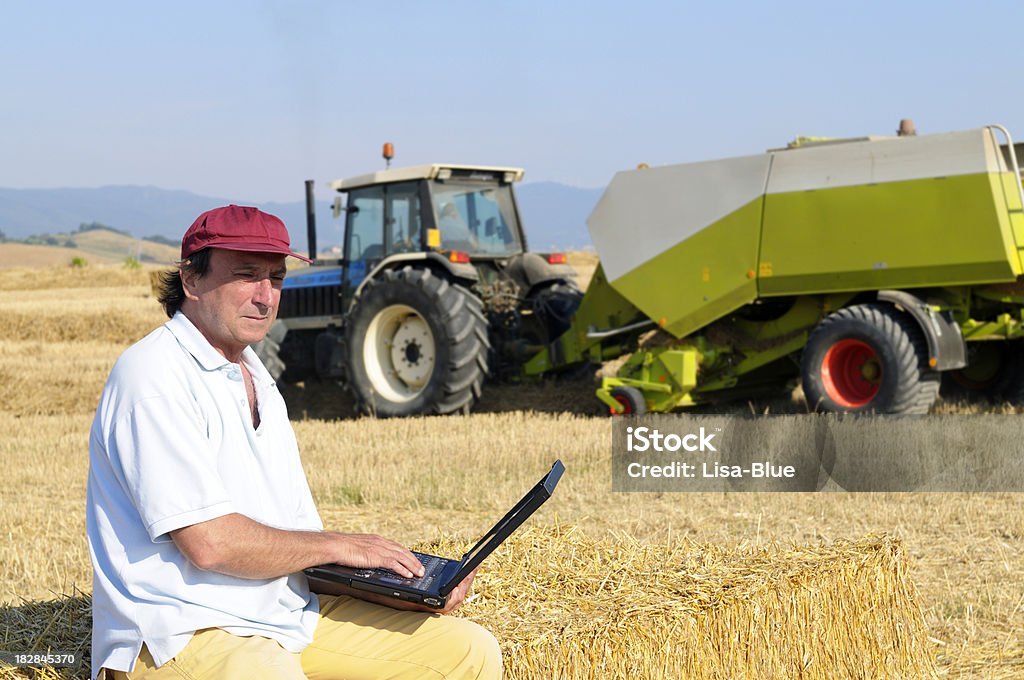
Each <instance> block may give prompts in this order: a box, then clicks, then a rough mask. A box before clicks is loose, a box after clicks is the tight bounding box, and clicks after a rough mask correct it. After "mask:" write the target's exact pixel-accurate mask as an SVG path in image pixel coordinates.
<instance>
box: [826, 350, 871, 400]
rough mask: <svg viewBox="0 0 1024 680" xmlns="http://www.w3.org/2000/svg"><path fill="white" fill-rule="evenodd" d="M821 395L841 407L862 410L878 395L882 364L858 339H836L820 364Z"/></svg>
mask: <svg viewBox="0 0 1024 680" xmlns="http://www.w3.org/2000/svg"><path fill="white" fill-rule="evenodd" d="M821 380H822V382H823V383H824V387H825V393H826V394H828V396H829V398H830V399H831V400H832V401H834V402H835V403H837V404H839V405H840V406H842V407H843V408H862V407H864V406H867V405H868V404H870V403H871V401H872V400H873V399H874V398H875V397H876V396H878V390H879V388H881V386H882V364H881V362H879V360H878V353H877V352H876V351H875V350H874V348H873V347H872V346H871V345H869V344H867V343H866V342H863V341H861V340H853V339H846V340H840V341H839V342H837V343H836V344H834V345H832V346H831V347H829V348H828V351H827V352H825V358H824V359H822V361H821Z"/></svg>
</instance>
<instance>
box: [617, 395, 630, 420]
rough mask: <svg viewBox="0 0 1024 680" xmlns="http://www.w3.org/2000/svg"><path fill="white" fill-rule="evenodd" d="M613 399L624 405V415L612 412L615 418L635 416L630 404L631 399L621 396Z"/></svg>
mask: <svg viewBox="0 0 1024 680" xmlns="http://www.w3.org/2000/svg"><path fill="white" fill-rule="evenodd" d="M612 399H614V400H615V401H617V402H619V403H620V404H622V413H616V412H615V411H612V415H613V416H628V415H632V414H633V405H632V404H630V403H629V399H626V398H625V397H624V396H622V395H621V394H616V395H613V396H612Z"/></svg>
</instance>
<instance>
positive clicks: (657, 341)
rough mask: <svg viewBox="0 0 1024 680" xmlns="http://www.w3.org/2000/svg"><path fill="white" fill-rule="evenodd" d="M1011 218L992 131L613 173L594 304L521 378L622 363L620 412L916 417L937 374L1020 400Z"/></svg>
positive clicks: (1023, 316) (935, 386) (1021, 292)
mask: <svg viewBox="0 0 1024 680" xmlns="http://www.w3.org/2000/svg"><path fill="white" fill-rule="evenodd" d="M999 137H1002V138H1003V139H1004V140H1005V143H1004V144H1000V141H999ZM1022 207H1024V192H1022V187H1021V182H1020V173H1019V169H1018V165H1017V161H1016V153H1015V149H1014V145H1013V141H1012V139H1011V138H1010V135H1009V132H1008V131H1007V130H1006V129H1005V128H1003V127H1002V126H998V125H993V126H988V127H985V128H979V129H974V130H967V131H962V132H952V133H945V134H935V135H922V136H916V135H912V136H900V137H864V138H856V139H842V140H815V141H811V142H803V143H794V144H793V145H791V146H790V147H788V148H785V149H775V150H770V151H768V152H766V153H764V154H758V155H754V156H744V157H740V158H729V159H724V160H715V161H706V162H699V163H688V164H682V165H670V166H663V167H654V168H648V167H641V168H639V169H637V170H633V171H628V172H621V173H618V174H617V175H616V176H615V177H614V179H613V180H612V182H611V184H610V185H609V186H608V189H607V190H606V191H605V193H604V195H603V196H602V198H601V200H600V201H599V203H598V204H597V206H596V208H595V209H594V211H593V213H592V214H591V216H590V219H589V220H588V225H589V228H590V233H591V237H592V239H593V242H594V245H595V246H596V248H597V251H598V254H599V256H600V266H599V268H598V271H597V273H596V274H595V276H594V279H593V281H592V282H591V285H590V287H589V288H588V290H587V294H586V296H585V297H584V299H583V301H582V303H581V304H580V307H579V309H578V310H577V311H576V313H575V316H574V317H573V321H572V324H571V327H570V328H569V330H568V331H567V332H566V333H564V334H563V335H562V336H560V337H559V338H558V339H557V340H556V341H555V342H553V343H552V344H551V345H549V346H548V347H547V348H545V349H544V350H543V351H542V352H540V353H539V354H538V355H536V356H534V357H533V358H532V360H530V361H529V362H528V363H527V364H526V366H525V372H526V373H527V374H541V373H546V372H549V371H552V370H558V369H560V368H563V367H565V366H569V365H573V364H578V363H580V362H585V361H591V362H601V361H607V360H609V359H613V358H616V357H622V356H624V355H629V356H628V359H627V360H626V361H625V363H624V364H623V365H622V367H621V368H620V370H619V371H618V374H617V375H616V376H615V377H612V378H605V379H604V380H603V382H602V385H601V387H600V388H599V389H598V391H597V394H598V397H599V398H600V399H601V400H602V401H603V402H604V403H606V404H607V405H608V406H609V408H610V410H611V411H612V412H614V413H623V412H625V413H640V412H645V411H658V412H664V411H671V410H675V409H677V408H680V407H684V406H688V405H692V404H698V403H705V402H710V401H715V400H721V399H730V398H736V397H739V396H746V395H750V394H754V393H765V392H769V393H770V392H783V391H786V390H789V389H792V387H794V386H795V384H796V382H797V381H802V383H803V387H804V392H805V395H806V396H807V399H808V402H809V404H810V405H811V406H812V407H814V408H817V409H822V410H834V411H853V412H857V411H876V412H888V413H924V412H927V410H928V409H929V408H930V407H931V405H932V403H933V402H934V401H935V399H936V397H937V395H938V391H939V386H940V382H941V379H942V376H943V374H944V373H946V374H948V375H949V379H947V382H951V384H956V385H957V386H959V387H962V388H965V389H972V390H981V391H983V392H986V393H987V394H989V395H990V396H991V397H993V398H996V399H1009V400H1014V401H1018V400H1021V399H1022V398H1024V387H1022V385H1024V361H1022V360H1021V358H1022V357H1021V355H1022V354H1024V352H1022V348H1021V346H1020V343H1019V342H1017V340H1018V339H1019V338H1020V337H1022V336H1024V327H1022V322H1024V280H1022V279H1021V275H1022V274H1024V266H1022V261H1021V249H1022V247H1024V213H1022Z"/></svg>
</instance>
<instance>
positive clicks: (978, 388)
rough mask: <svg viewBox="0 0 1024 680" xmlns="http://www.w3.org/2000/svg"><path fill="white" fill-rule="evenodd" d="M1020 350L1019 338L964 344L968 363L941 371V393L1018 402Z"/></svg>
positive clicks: (1021, 368) (1020, 395) (1021, 369)
mask: <svg viewBox="0 0 1024 680" xmlns="http://www.w3.org/2000/svg"><path fill="white" fill-rule="evenodd" d="M1022 349H1024V348H1022V346H1021V342H1020V341H1018V340H1014V341H1009V342H1007V341H986V342H969V343H967V366H965V367H964V368H960V369H956V370H953V371H946V372H945V373H943V374H942V396H943V397H947V398H958V397H959V398H967V399H977V398H978V397H983V398H986V399H990V400H991V401H993V402H997V403H998V402H1002V401H1004V400H1005V401H1010V402H1011V403H1018V404H1019V403H1021V402H1020V400H1021V398H1024V391H1022V390H1021V383H1020V380H1021V378H1022V377H1024V366H1022V364H1024V362H1022V361H1021V358H1022V357H1021V351H1022Z"/></svg>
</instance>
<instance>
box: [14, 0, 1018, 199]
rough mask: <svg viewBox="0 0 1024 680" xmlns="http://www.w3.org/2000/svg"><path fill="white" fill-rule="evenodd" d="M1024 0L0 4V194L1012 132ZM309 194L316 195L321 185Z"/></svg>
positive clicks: (219, 191) (530, 175)
mask: <svg viewBox="0 0 1024 680" xmlns="http://www.w3.org/2000/svg"><path fill="white" fill-rule="evenodd" d="M1022 19H1024V2H1020V0H994V1H991V2H979V3H970V4H969V3H963V2H943V1H941V0H933V1H932V2H925V1H923V0H905V1H903V2H884V3H883V2H841V3H840V2H837V3H833V2H827V1H825V0H819V1H818V2H795V1H794V2H788V1H780V2H773V3H739V2H718V3H711V2H706V1H704V2H634V3H623V2H603V1H600V2H597V1H595V2H529V1H523V2H493V1H492V2H484V1H480V0H476V1H475V2H459V1H457V2H440V1H435V2H377V3H371V2H360V3H356V2H293V3H286V2H270V1H266V2H223V3H211V2H173V3H143V2H97V3H72V2H38V3H28V2H19V3H15V2H7V3H4V4H3V7H2V9H0V76H2V81H0V82H2V83H3V96H2V98H0V158H2V159H3V162H2V163H0V187H8V188H26V187H91V186H103V185H110V184H137V185H155V186H159V187H162V188H166V189H185V190H188V191H193V192H196V193H201V194H206V195H211V196H217V197H222V198H230V199H233V200H245V199H247V200H251V201H258V202H263V201H273V200H278V201H291V200H301V197H302V180H303V179H305V178H307V177H310V178H314V179H316V180H318V182H321V183H322V182H325V181H328V180H331V179H336V178H339V177H345V176H349V175H354V174H361V173H364V172H368V171H371V170H375V169H378V168H380V167H382V165H383V162H382V160H381V159H380V146H381V144H382V143H383V142H384V141H391V142H394V144H395V146H396V151H397V158H396V161H395V162H396V164H401V165H412V164H418V163H426V162H433V161H447V162H464V163H489V164H500V165H515V166H521V167H524V168H526V181H556V182H562V183H565V184H571V185H575V186H582V187H600V186H604V185H605V184H606V183H607V182H608V180H609V179H610V178H611V176H612V175H613V174H614V173H615V172H616V171H618V170H621V169H626V168H631V167H634V166H635V165H636V164H637V163H640V162H647V163H650V164H652V165H654V164H662V163H673V162H685V161H694V160H702V159H710V158H719V157H726V156H734V155H742V154H748V153H758V152H760V151H763V150H764V149H766V148H769V147H775V146H780V145H783V144H785V142H787V141H788V140H790V139H792V138H793V137H794V136H797V135H830V136H857V135H863V134H889V133H892V132H893V131H894V130H895V128H896V125H897V123H898V121H899V119H900V118H903V117H909V118H913V119H914V121H915V122H916V124H917V127H918V130H919V131H920V132H921V133H922V134H923V133H926V132H941V131H947V130H953V129H963V128H968V127H975V126H980V125H984V124H986V123H992V122H1000V123H1004V124H1005V125H1007V126H1009V128H1010V130H1011V132H1014V133H1015V134H1016V135H1017V137H1018V138H1020V139H1024V93H1022V86H1021V82H1020V81H1021V78H1020V74H1021V71H1022V68H1021V63H1020V62H1021V57H1020V55H1019V52H1020V49H1019V37H1018V36H1019V32H1020V25H1021V20H1022ZM321 192H322V195H326V191H325V190H324V189H323V187H321Z"/></svg>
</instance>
